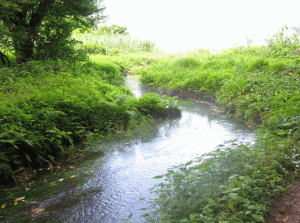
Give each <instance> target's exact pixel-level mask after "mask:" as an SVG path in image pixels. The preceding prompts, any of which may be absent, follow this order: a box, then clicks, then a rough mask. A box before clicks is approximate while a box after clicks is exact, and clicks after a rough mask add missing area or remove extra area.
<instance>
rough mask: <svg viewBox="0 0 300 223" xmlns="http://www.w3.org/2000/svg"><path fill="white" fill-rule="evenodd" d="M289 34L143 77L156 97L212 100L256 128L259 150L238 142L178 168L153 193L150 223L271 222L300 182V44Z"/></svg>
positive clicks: (171, 64) (169, 60)
mask: <svg viewBox="0 0 300 223" xmlns="http://www.w3.org/2000/svg"><path fill="white" fill-rule="evenodd" d="M284 31H285V27H284V28H283V29H282V30H281V31H280V32H278V33H277V34H276V35H275V36H274V37H273V38H272V39H269V40H268V42H267V45H265V46H260V47H257V46H247V47H245V46H241V47H236V48H232V49H229V50H224V51H222V52H220V53H218V54H215V55H214V54H211V53H210V52H208V51H205V50H199V51H195V52H190V53H189V54H185V55H184V56H175V57H174V56H172V57H166V58H164V59H162V60H161V61H158V62H157V63H153V64H152V65H150V66H148V67H145V68H143V69H140V70H139V72H140V74H141V81H142V83H143V84H147V85H149V86H151V87H153V88H156V89H157V90H161V91H164V92H167V93H169V94H176V95H184V96H187V97H188V98H201V99H202V100H208V99H209V100H213V101H215V102H216V103H217V104H219V105H220V106H222V107H224V108H225V110H226V111H227V113H228V115H229V116H231V117H235V118H237V119H240V120H243V121H245V122H247V123H248V124H249V125H253V126H255V127H256V128H257V130H256V134H257V142H256V143H255V144H254V145H250V144H248V145H237V144H235V143H234V142H231V143H229V144H228V143H225V144H224V145H220V146H219V147H218V148H217V150H216V151H214V152H212V153H209V154H205V155H203V156H201V157H200V158H198V159H196V160H193V161H190V162H188V163H186V164H182V165H180V166H178V167H174V168H172V169H170V170H169V171H168V173H167V174H165V175H163V176H157V178H159V179H161V178H163V179H164V180H165V181H164V182H163V183H161V184H158V185H156V187H155V188H153V189H152V190H153V192H154V193H156V194H157V198H156V199H154V200H153V206H152V208H155V211H153V212H152V213H151V214H150V215H145V218H146V219H147V220H148V221H150V222H264V221H265V219H266V216H267V213H268V211H269V206H270V198H271V196H272V195H274V194H275V193H278V192H283V191H285V190H286V189H287V185H288V184H287V182H288V181H290V180H292V179H297V178H298V176H299V154H300V150H299V137H300V130H299V126H300V118H299V112H300V110H299V109H300V96H299V95H300V92H299V89H300V88H299V87H300V81H299V79H300V64H299V49H300V46H299V38H298V36H297V35H295V36H286V35H284Z"/></svg>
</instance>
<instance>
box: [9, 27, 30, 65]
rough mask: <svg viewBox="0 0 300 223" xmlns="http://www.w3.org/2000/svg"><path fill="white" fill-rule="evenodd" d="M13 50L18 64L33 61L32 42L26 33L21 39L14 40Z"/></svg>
mask: <svg viewBox="0 0 300 223" xmlns="http://www.w3.org/2000/svg"><path fill="white" fill-rule="evenodd" d="M14 49H15V54H16V58H17V63H18V64H21V63H26V62H27V61H29V60H31V59H33V49H34V40H33V38H32V35H31V34H30V33H29V32H28V33H27V34H25V35H24V36H22V37H21V38H14Z"/></svg>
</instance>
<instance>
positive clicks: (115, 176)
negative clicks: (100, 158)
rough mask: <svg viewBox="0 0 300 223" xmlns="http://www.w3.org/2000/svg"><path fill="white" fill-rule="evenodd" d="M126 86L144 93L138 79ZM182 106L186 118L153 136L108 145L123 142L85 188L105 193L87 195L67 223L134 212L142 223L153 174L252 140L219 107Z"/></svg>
mask: <svg viewBox="0 0 300 223" xmlns="http://www.w3.org/2000/svg"><path fill="white" fill-rule="evenodd" d="M127 85H128V86H129V87H130V88H131V89H132V91H133V93H134V94H135V95H136V96H137V97H139V96H141V95H142V91H141V88H140V87H139V86H138V80H136V79H131V78H127ZM181 109H182V111H183V112H182V117H181V118H180V119H177V120H166V121H165V122H163V123H161V124H160V127H159V132H158V133H157V137H155V138H152V140H149V141H147V142H144V141H141V140H135V141H132V142H130V143H128V142H125V141H124V142H121V143H120V142H119V144H118V145H116V143H113V142H112V143H111V144H108V145H107V147H110V148H111V147H118V146H120V144H122V145H121V146H122V149H121V150H119V151H118V152H116V151H115V152H113V153H108V154H107V156H106V159H105V163H104V165H99V166H96V168H95V172H94V175H93V177H91V178H90V179H89V180H88V181H87V182H86V184H85V185H84V187H85V188H86V189H89V188H102V191H101V194H100V193H99V191H97V192H95V193H93V194H90V196H87V197H85V200H84V201H83V202H82V203H81V205H80V206H77V207H76V208H73V209H72V210H70V211H69V212H68V213H67V215H68V216H69V220H68V222H99V223H100V222H101V223H116V222H122V219H126V218H127V217H128V216H129V215H130V214H131V213H132V214H133V215H132V218H131V219H130V220H129V222H142V219H140V218H139V216H141V215H142V214H145V213H147V211H145V210H139V209H141V208H146V207H149V206H150V204H149V203H147V202H148V201H145V200H140V199H139V198H142V197H150V196H154V195H152V194H150V193H149V189H150V188H152V187H153V186H154V185H155V184H158V183H159V182H160V180H157V179H153V177H154V176H156V175H160V174H164V173H166V172H167V170H168V168H171V167H172V166H176V165H179V164H181V163H185V162H187V161H189V160H191V159H193V158H195V157H197V156H199V155H201V154H203V153H207V152H209V151H211V150H213V149H214V148H215V147H216V146H217V145H219V144H222V143H224V141H227V140H232V139H238V140H239V141H242V142H250V141H251V140H252V141H253V135H252V130H251V129H250V128H248V127H247V126H245V125H244V124H242V123H239V122H237V121H232V120H230V119H228V118H227V117H226V115H225V114H224V113H223V112H221V111H219V110H218V109H217V108H216V107H212V106H210V105H208V104H204V103H193V104H184V105H181Z"/></svg>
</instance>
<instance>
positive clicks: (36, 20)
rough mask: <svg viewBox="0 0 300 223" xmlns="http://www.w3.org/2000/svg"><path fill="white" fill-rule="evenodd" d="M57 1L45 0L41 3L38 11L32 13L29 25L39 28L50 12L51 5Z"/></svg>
mask: <svg viewBox="0 0 300 223" xmlns="http://www.w3.org/2000/svg"><path fill="white" fill-rule="evenodd" d="M54 2H55V0H44V1H42V2H41V3H40V5H39V7H38V9H37V11H36V12H35V13H33V14H32V17H31V20H30V23H29V26H30V27H31V28H33V29H35V28H37V27H38V26H39V25H40V24H41V23H42V21H43V19H44V18H45V16H46V15H47V13H48V9H49V7H50V6H51V5H52V4H53V3H54Z"/></svg>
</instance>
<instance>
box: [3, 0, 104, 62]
mask: <svg viewBox="0 0 300 223" xmlns="http://www.w3.org/2000/svg"><path fill="white" fill-rule="evenodd" d="M98 2H99V1H98ZM98 2H97V1H95V0H79V1H71V0H66V1H55V0H49V1H44V0H29V1H27V0H17V1H4V0H2V1H0V10H1V12H2V13H1V14H0V22H1V23H0V24H1V26H0V27H1V28H0V29H1V30H4V31H5V33H4V35H3V34H1V36H0V39H1V43H2V44H5V45H6V47H10V46H11V45H10V43H8V41H6V39H9V40H11V41H12V46H13V48H14V51H15V55H16V57H17V59H18V60H19V63H24V62H27V61H28V60H32V59H33V52H34V49H37V50H36V51H35V54H36V55H35V56H37V58H39V59H41V58H42V59H44V58H52V59H53V58H56V59H57V55H55V54H57V53H58V54H59V55H58V56H59V57H60V58H61V59H62V54H63V52H64V50H66V49H68V51H67V53H72V51H70V50H72V45H74V41H72V40H71V39H70V35H71V32H72V31H73V30H74V29H75V28H80V27H93V26H95V24H96V23H97V22H99V20H103V19H104V16H103V14H102V12H103V10H104V9H105V8H104V7H101V6H100V5H99V4H98ZM100 2H101V1H100ZM91 15H93V16H91Z"/></svg>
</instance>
